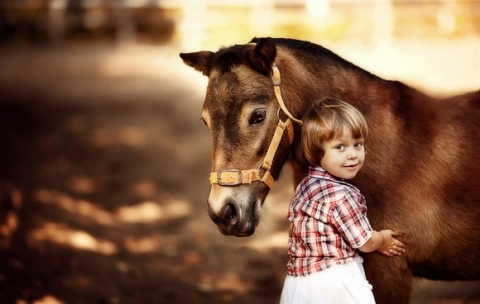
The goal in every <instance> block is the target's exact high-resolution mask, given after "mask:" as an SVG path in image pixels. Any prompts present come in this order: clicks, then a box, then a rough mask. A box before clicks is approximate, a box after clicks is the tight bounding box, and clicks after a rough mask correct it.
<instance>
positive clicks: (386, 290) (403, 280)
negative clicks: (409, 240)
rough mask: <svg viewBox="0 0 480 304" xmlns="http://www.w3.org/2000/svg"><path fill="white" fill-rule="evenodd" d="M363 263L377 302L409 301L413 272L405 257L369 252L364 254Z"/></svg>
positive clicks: (390, 303)
mask: <svg viewBox="0 0 480 304" xmlns="http://www.w3.org/2000/svg"><path fill="white" fill-rule="evenodd" d="M363 265H364V267H365V274H366V276H367V280H368V281H369V282H370V284H372V286H373V295H374V297H375V301H376V303H377V304H408V303H409V301H410V292H411V289H412V284H413V274H412V271H411V270H410V269H409V268H408V266H407V261H406V260H405V259H404V258H403V257H394V258H389V257H386V256H383V255H381V254H379V253H369V254H365V255H364V264H363Z"/></svg>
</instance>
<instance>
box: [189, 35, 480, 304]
mask: <svg viewBox="0 0 480 304" xmlns="http://www.w3.org/2000/svg"><path fill="white" fill-rule="evenodd" d="M252 42H253V43H250V44H246V45H236V46H232V47H230V48H224V49H221V50H219V51H218V52H216V53H213V52H207V51H204V52H197V53H189V54H181V56H182V58H183V60H184V62H185V63H186V64H188V65H190V66H192V67H194V68H195V69H197V70H199V71H201V72H202V73H204V74H205V75H206V76H208V77H209V84H208V87H207V94H206V98H205V103H204V106H203V110H202V117H203V119H204V120H205V122H206V123H207V125H208V127H209V129H210V131H211V133H212V139H213V155H212V171H219V170H225V169H242V170H243V169H249V168H256V167H258V166H259V164H260V163H261V162H262V159H263V157H264V155H265V153H266V151H267V149H268V143H269V142H270V139H271V138H272V136H273V133H274V132H275V125H276V123H277V121H278V119H279V118H278V117H277V108H278V104H277V101H276V99H275V95H274V93H273V88H272V80H271V78H270V75H271V73H272V65H273V63H276V65H277V66H278V68H279V69H280V72H281V77H282V83H281V89H282V95H283V97H284V100H285V103H286V106H287V108H288V110H289V111H290V112H291V113H292V115H293V116H295V117H297V118H301V116H302V114H303V113H304V112H305V111H306V110H307V109H308V108H309V107H310V105H311V104H312V102H314V101H315V100H318V99H321V98H323V97H327V96H328V97H335V98H339V99H341V100H344V101H347V102H349V103H351V104H352V105H354V106H355V107H357V108H358V109H359V110H360V111H361V112H362V113H363V114H364V115H365V117H366V119H367V122H368V124H369V129H370V130H371V131H370V134H369V137H368V138H367V140H366V151H367V156H366V162H365V165H364V167H363V168H362V170H361V171H360V172H359V174H358V175H357V177H355V179H354V180H352V181H351V182H352V183H353V184H354V185H356V186H357V187H358V188H359V189H360V190H361V191H362V193H363V194H364V195H365V197H366V199H367V204H368V217H369V219H370V222H371V223H372V226H373V228H374V229H377V230H379V229H385V228H390V229H395V230H399V231H402V232H403V233H404V235H403V236H402V237H401V240H402V241H403V242H405V243H406V244H407V246H408V247H407V252H406V253H405V254H404V255H402V256H401V257H396V258H393V259H392V258H387V257H384V256H382V255H380V254H377V253H372V254H366V255H364V258H365V269H366V273H367V278H368V280H369V281H370V282H371V283H372V284H373V286H374V294H375V297H376V300H377V302H378V303H387V302H388V303H408V299H409V295H410V290H411V285H412V277H413V276H420V277H425V278H429V279H439V280H469V279H470V280H472V279H480V264H478V262H477V261H478V259H479V258H480V242H478V239H479V238H480V221H479V220H478V219H479V218H480V187H479V186H478V184H479V182H480V162H478V161H477V160H476V157H475V156H476V154H477V152H478V151H480V140H479V139H480V138H479V134H480V91H477V92H472V93H468V94H464V95H461V96H454V97H451V98H448V99H443V100H439V99H435V98H432V97H430V96H427V95H425V94H423V93H421V92H419V91H417V90H415V89H413V88H411V87H409V86H407V85H405V84H402V83H400V82H396V81H388V80H384V79H382V78H379V77H377V76H375V75H373V74H371V73H369V72H367V71H365V70H363V69H361V68H359V67H357V66H355V65H353V64H351V63H349V62H347V61H346V60H344V59H342V58H340V57H339V56H337V55H336V54H334V53H332V52H330V51H329V50H326V49H324V48H322V47H320V46H318V45H314V44H311V43H309V42H303V41H297V40H290V39H270V38H262V39H254V40H253V41H252ZM278 115H280V119H284V118H285V117H284V115H283V114H282V113H280V114H278ZM298 128H299V127H298V126H295V129H296V131H298ZM296 133H298V132H296ZM294 145H295V142H294V143H293V145H291V144H290V143H289V141H288V139H287V136H286V135H284V136H283V138H282V140H281V142H280V144H279V148H278V150H277V152H276V154H275V159H274V161H273V165H272V168H271V174H272V176H273V177H274V178H278V176H279V174H280V171H281V168H282V166H283V165H284V164H285V163H286V161H287V160H290V161H291V162H292V165H293V168H294V171H295V172H294V174H295V183H298V182H299V181H300V179H301V178H303V177H304V176H305V174H306V168H304V167H302V166H301V165H299V164H298V163H297V162H296V160H295V159H294V157H293V156H292V155H291V153H290V152H291V149H292V148H293V146H294ZM268 191H269V188H268V187H267V186H266V185H265V184H263V183H261V182H253V183H250V184H243V185H235V186H230V187H225V186H221V185H212V189H211V192H210V196H209V199H208V203H209V214H210V216H211V218H212V220H213V221H214V222H216V223H217V225H218V227H219V229H220V231H221V232H222V233H224V234H231V235H237V236H248V235H251V234H252V233H253V232H254V231H255V227H256V225H257V224H258V221H259V218H260V211H261V210H260V209H261V205H262V203H263V201H264V199H265V197H266V195H267V194H268Z"/></svg>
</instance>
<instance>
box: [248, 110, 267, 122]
mask: <svg viewBox="0 0 480 304" xmlns="http://www.w3.org/2000/svg"><path fill="white" fill-rule="evenodd" d="M266 115H267V111H266V110H256V111H255V112H253V113H252V116H251V117H250V121H249V122H250V124H251V125H253V124H258V123H261V122H262V121H264V120H265V117H266Z"/></svg>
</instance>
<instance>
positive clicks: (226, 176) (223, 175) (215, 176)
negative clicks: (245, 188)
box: [210, 63, 302, 189]
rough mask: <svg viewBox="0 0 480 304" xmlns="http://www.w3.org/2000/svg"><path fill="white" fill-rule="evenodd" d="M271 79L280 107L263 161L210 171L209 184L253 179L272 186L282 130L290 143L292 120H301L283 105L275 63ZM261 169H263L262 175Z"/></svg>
mask: <svg viewBox="0 0 480 304" xmlns="http://www.w3.org/2000/svg"><path fill="white" fill-rule="evenodd" d="M272 71H273V73H272V81H273V88H274V90H275V97H276V98H277V102H278V104H279V106H280V108H279V109H278V111H277V117H278V125H277V128H276V129H275V133H274V135H273V138H272V141H271V142H270V146H269V147H268V150H267V154H266V155H265V157H264V159H263V162H262V163H261V164H260V165H259V166H258V169H250V170H237V169H228V170H220V171H216V172H211V173H210V184H212V185H213V184H219V185H220V186H236V185H242V184H250V183H252V182H254V181H261V182H263V183H265V184H266V185H267V186H268V187H269V188H270V189H272V188H273V185H274V184H275V180H274V178H273V176H272V175H271V174H270V169H271V167H272V164H273V158H274V157H275V153H276V152H277V148H278V145H279V144H280V141H281V140H282V136H283V132H284V131H285V129H287V132H288V133H287V134H288V141H289V143H290V144H292V142H293V136H294V130H293V126H292V121H294V122H296V123H297V124H299V125H302V121H301V120H298V119H296V118H295V117H293V115H292V114H291V113H290V112H289V111H288V109H287V108H286V107H285V103H284V102H283V98H282V93H281V92H280V84H281V82H282V81H281V79H280V71H279V70H278V67H277V65H276V64H275V63H273V66H272ZM280 110H282V111H283V113H285V115H287V117H288V118H287V120H286V121H285V122H284V121H282V120H281V119H280ZM262 171H264V173H263V175H262Z"/></svg>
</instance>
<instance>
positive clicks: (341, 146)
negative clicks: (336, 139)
mask: <svg viewBox="0 0 480 304" xmlns="http://www.w3.org/2000/svg"><path fill="white" fill-rule="evenodd" d="M335 149H337V150H343V149H345V146H344V145H336V146H335Z"/></svg>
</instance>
